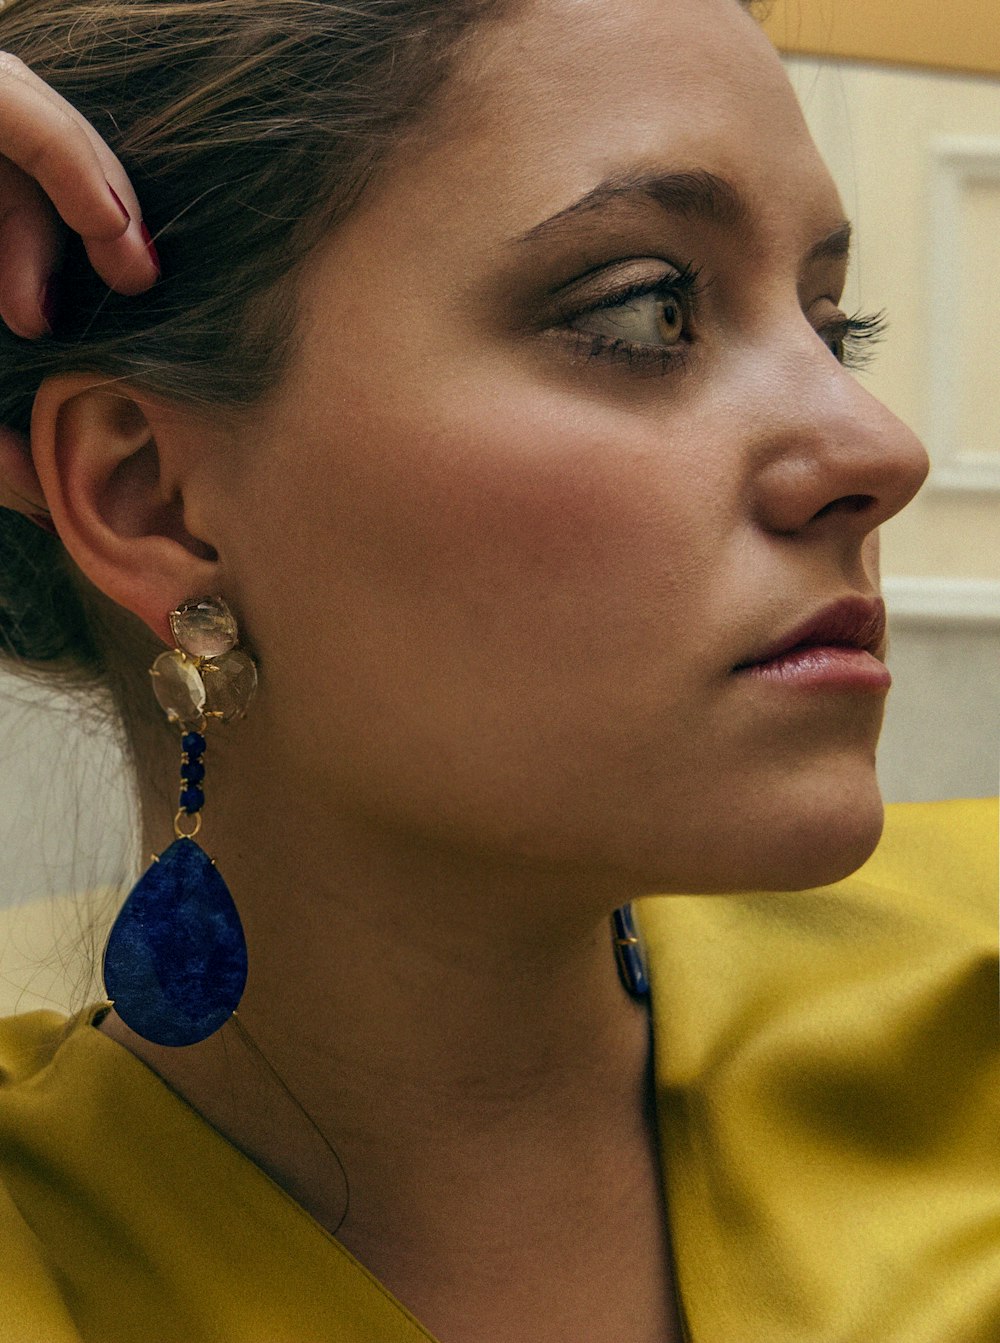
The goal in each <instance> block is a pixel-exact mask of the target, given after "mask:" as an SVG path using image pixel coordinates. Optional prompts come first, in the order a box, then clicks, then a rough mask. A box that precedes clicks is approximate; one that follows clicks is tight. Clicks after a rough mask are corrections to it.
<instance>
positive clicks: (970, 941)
mask: <svg viewBox="0 0 1000 1343" xmlns="http://www.w3.org/2000/svg"><path fill="white" fill-rule="evenodd" d="M998 854H1000V806H998V799H997V798H975V799H961V800H958V801H950V802H928V803H897V804H895V805H890V806H888V807H887V808H886V819H885V828H884V830H883V833H882V838H881V841H880V843H879V845H878V848H877V849H876V850H875V852H874V853H873V854H872V856H871V857H870V858H869V859H868V861H867V862H866V863H865V864H864V865H863V866H862V867H861V868H859V869H858V870H857V871H856V872H854V873H853V874H852V875H851V876H849V877H847V878H845V879H844V880H843V881H840V882H836V883H834V884H833V885H830V886H823V887H818V888H816V889H814V890H810V891H792V892H774V891H760V892H740V893H738V894H728V895H700V896H687V895H679V896H675V895H670V896H653V897H651V898H649V899H647V900H644V901H642V902H641V904H640V906H639V917H640V921H641V927H642V933H643V938H644V941H645V942H646V944H647V949H648V951H649V954H650V957H651V959H652V960H653V961H654V962H655V961H657V960H660V959H662V958H663V957H667V958H668V959H669V958H670V955H671V951H670V948H671V945H672V944H673V942H674V940H675V939H676V938H677V936H678V935H681V936H685V935H686V934H688V933H690V934H692V935H693V934H695V933H696V932H697V933H698V934H699V935H701V936H704V937H705V938H707V939H708V941H709V943H713V944H716V945H718V948H719V950H720V952H721V951H723V950H724V949H725V943H726V939H727V937H728V936H729V935H730V934H733V935H735V934H737V933H738V934H739V936H740V937H741V938H743V939H750V941H749V942H747V941H744V943H743V948H744V951H745V952H749V950H750V948H751V947H752V946H753V945H754V944H756V943H757V942H758V941H759V942H761V943H763V944H766V945H767V946H769V947H770V948H772V949H777V948H778V947H780V946H785V947H786V949H787V950H788V951H789V953H791V952H792V946H793V944H795V943H798V944H799V945H800V946H802V947H803V948H804V949H805V948H808V954H810V955H811V954H815V953H816V952H817V951H818V949H819V947H820V946H821V945H824V944H826V945H829V946H830V947H831V949H836V950H837V952H838V953H839V954H841V955H843V954H846V953H847V951H848V950H849V947H848V944H850V943H851V942H855V943H858V944H859V950H862V951H865V952H868V951H870V950H871V948H872V942H871V939H873V938H874V939H875V941H876V942H878V941H880V940H885V942H886V943H887V944H889V943H891V944H892V945H895V946H896V947H897V948H901V947H902V946H903V945H904V944H905V945H910V946H911V947H912V945H913V942H914V940H916V941H924V942H927V943H928V945H930V944H931V943H933V944H934V945H936V946H940V945H941V943H942V942H943V941H951V942H963V943H965V944H966V945H967V946H968V947H969V949H970V950H971V949H972V948H973V947H976V946H978V947H979V948H981V949H982V950H983V951H984V952H985V953H986V954H987V955H990V956H992V957H994V958H995V955H996V949H997V948H996V944H997V903H996V902H997V883H998ZM861 944H864V945H861ZM756 969H757V972H758V973H760V972H764V971H766V967H764V966H758V967H757V968H756Z"/></svg>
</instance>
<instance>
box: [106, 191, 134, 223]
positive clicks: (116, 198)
mask: <svg viewBox="0 0 1000 1343" xmlns="http://www.w3.org/2000/svg"><path fill="white" fill-rule="evenodd" d="M108 190H109V191H110V192H111V195H112V198H113V199H114V202H115V204H116V205H117V206H118V208H119V210H121V212H122V218H123V219H124V220H125V221H126V223H129V224H130V223H131V222H132V216H131V215H130V214H129V212H128V207H127V206H126V204H125V202H124V201H123V200H122V198H121V196H119V194H118V192H117V191H116V190H115V189H114V187H113V186H112V185H111V183H110V182H109V183H108Z"/></svg>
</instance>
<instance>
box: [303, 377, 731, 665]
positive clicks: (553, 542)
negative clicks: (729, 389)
mask: <svg viewBox="0 0 1000 1343" xmlns="http://www.w3.org/2000/svg"><path fill="white" fill-rule="evenodd" d="M477 397H478V399H477V401H476V402H472V401H471V399H470V398H469V397H463V396H458V395H457V394H456V395H455V396H454V397H453V398H452V399H451V400H450V401H449V402H448V403H447V404H445V405H439V408H438V411H437V414H435V415H431V414H429V413H428V409H427V407H426V406H423V407H420V409H419V413H415V414H413V415H406V414H403V413H399V412H397V413H395V414H394V413H389V412H387V410H386V409H385V408H383V409H382V411H381V413H379V411H378V409H377V408H376V407H373V406H365V405H363V404H362V405H360V406H359V407H358V413H357V414H355V415H353V416H351V417H349V418H347V419H346V420H345V419H341V420H340V421H339V423H338V425H337V427H336V429H334V427H333V426H329V427H325V428H321V429H320V431H319V432H318V433H313V434H312V435H307V436H304V437H302V438H299V439H298V440H297V444H296V447H295V452H296V454H297V455H298V457H299V463H300V469H299V471H298V473H297V474H298V487H297V488H296V486H295V484H294V483H292V482H286V488H288V489H289V490H290V492H293V493H298V494H300V497H302V498H306V499H307V500H308V501H309V502H308V504H307V509H306V512H305V513H304V514H303V515H302V516H300V518H299V520H298V525H297V527H295V529H294V530H292V528H291V519H288V521H287V528H288V534H289V535H295V536H298V537H301V538H303V539H305V538H306V537H308V542H309V544H308V546H307V549H308V551H309V553H311V555H312V557H313V559H312V562H311V564H310V566H309V568H310V569H312V570H314V572H316V573H317V575H318V574H323V583H322V589H323V593H324V594H328V595H327V596H323V597H320V594H318V593H317V594H316V595H317V599H318V600H320V602H321V606H325V605H326V604H327V601H328V600H329V596H333V595H335V596H336V602H337V606H338V607H339V610H338V611H337V623H338V624H339V623H340V621H341V620H342V619H343V618H347V619H349V620H350V622H351V624H352V626H353V627H354V628H355V629H356V630H358V629H361V628H363V627H365V626H369V627H370V628H372V629H373V631H374V630H381V631H386V630H389V631H391V636H392V638H393V639H394V640H395V641H396V642H397V643H398V645H400V651H401V652H402V651H403V646H404V645H406V649H407V652H408V653H409V655H413V654H414V653H415V651H416V648H417V647H418V646H420V645H424V646H425V650H424V651H425V654H427V655H432V656H433V658H434V660H435V661H439V660H441V659H444V658H447V657H448V656H449V654H452V655H454V656H456V657H457V658H459V659H460V660H461V662H462V665H463V666H466V667H468V666H470V665H471V664H472V663H474V662H476V661H481V660H483V659H484V658H488V659H489V663H490V665H492V666H496V665H497V664H498V662H501V661H502V662H504V663H514V662H516V660H517V658H518V657H519V656H520V657H521V658H522V659H527V658H528V657H529V655H530V660H531V662H532V665H533V666H535V667H538V666H539V665H540V664H542V663H543V662H544V660H545V659H544V652H545V648H544V643H545V640H551V639H557V640H558V641H559V645H560V648H561V653H560V654H559V656H560V658H561V659H562V660H563V661H564V660H565V658H566V657H567V656H573V657H579V656H580V654H581V653H582V652H583V651H585V650H589V656H590V658H593V657H594V655H595V653H596V652H598V648H595V646H594V645H595V641H596V642H597V643H598V644H600V643H602V642H603V641H604V640H606V639H609V638H612V637H614V638H615V639H617V641H618V644H619V651H620V652H621V651H622V650H627V649H628V648H629V647H632V646H635V645H637V644H642V645H645V644H647V643H648V640H649V637H650V634H651V632H652V631H654V630H655V631H656V637H655V640H654V642H655V643H657V644H659V645H661V646H669V645H670V644H676V643H677V638H676V637H674V636H677V635H678V634H679V630H680V628H681V627H683V626H684V624H685V619H686V615H687V611H686V608H687V607H689V606H690V605H691V604H692V603H694V602H696V601H697V598H698V593H699V588H700V586H701V583H702V581H703V580H704V576H705V573H706V566H707V564H708V563H709V561H710V556H711V554H712V551H713V547H717V544H718V538H717V536H716V535H715V533H714V530H713V525H712V522H711V519H713V518H717V517H718V515H719V505H718V494H719V483H718V481H716V482H715V483H714V485H713V484H711V483H710V481H709V479H708V478H707V474H706V473H702V474H701V475H699V474H698V473H697V472H694V471H692V470H691V469H690V468H689V467H688V466H687V465H686V454H685V453H684V452H683V451H677V452H674V453H672V452H671V451H670V449H669V447H668V446H667V445H665V444H664V442H663V435H662V434H656V435H654V434H652V433H651V432H650V430H649V428H648V427H647V426H640V425H637V424H628V423H623V422H622V417H621V416H620V415H619V416H617V417H615V416H613V415H612V414H611V413H609V412H608V411H604V412H603V413H601V412H597V411H595V412H593V413H591V414H590V415H589V416H588V415H587V414H581V410H580V406H579V405H578V404H576V403H568V400H567V399H566V398H561V397H559V396H548V397H546V396H543V395H540V394H538V393H537V391H536V393H535V394H534V396H528V395H521V394H519V393H518V390H517V389H508V394H507V395H506V396H505V397H503V398H502V399H501V398H492V397H490V396H488V395H487V394H486V393H485V392H484V390H483V389H482V388H480V389H478V391H477ZM511 406H516V407H518V409H517V410H516V411H513V410H512V409H511ZM286 460H287V459H286ZM712 495H714V505H713V507H712V508H709V507H708V500H709V497H710V496H712ZM553 651H554V652H555V650H553ZM578 674H579V675H581V676H582V675H585V674H586V672H585V669H584V668H583V667H582V666H581V667H579V668H578Z"/></svg>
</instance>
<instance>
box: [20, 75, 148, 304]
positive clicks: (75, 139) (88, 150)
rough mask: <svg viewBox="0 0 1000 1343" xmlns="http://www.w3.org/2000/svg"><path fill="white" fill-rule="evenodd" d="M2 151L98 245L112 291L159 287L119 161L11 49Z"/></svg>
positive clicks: (99, 263) (99, 264) (97, 256)
mask: <svg viewBox="0 0 1000 1343" xmlns="http://www.w3.org/2000/svg"><path fill="white" fill-rule="evenodd" d="M0 154H2V155H4V156H5V157H6V158H8V159H10V161H11V162H12V163H14V164H16V165H17V167H19V168H20V169H21V170H22V171H23V172H25V173H27V174H28V175H29V176H30V177H32V178H34V179H35V181H37V182H38V184H39V186H40V187H41V189H42V191H43V192H44V193H45V195H46V196H48V197H49V199H50V200H51V201H52V204H53V205H54V207H55V209H56V210H57V212H58V213H59V215H60V217H61V218H62V219H63V220H64V222H65V223H66V224H67V225H68V226H69V227H70V228H71V229H73V230H74V231H75V232H77V233H79V234H80V235H81V236H82V237H83V238H84V240H85V242H86V243H87V244H88V252H90V251H91V248H90V246H89V244H91V243H94V244H96V247H95V249H94V251H93V253H92V255H91V260H92V261H93V262H94V264H95V267H96V269H97V271H98V273H99V274H100V275H101V278H102V279H104V280H105V281H106V282H107V283H108V284H109V285H111V287H112V288H115V289H117V288H119V287H120V285H122V284H123V285H124V286H125V288H124V289H123V290H122V292H125V293H137V292H140V291H141V289H143V288H148V286H149V285H150V284H152V283H153V281H154V280H155V279H156V278H157V274H158V269H157V266H156V264H155V262H154V260H153V259H152V257H151V256H150V252H149V250H148V247H147V244H146V241H145V239H144V238H143V236H142V228H141V220H142V215H141V211H140V209H139V202H138V200H137V198H136V195H135V192H134V191H133V190H132V186H131V183H130V182H129V180H128V176H127V175H126V173H125V171H124V169H123V168H122V166H121V164H120V163H119V162H118V159H117V158H116V157H115V155H114V154H113V153H112V152H111V150H110V149H109V148H108V146H107V145H106V144H105V143H104V141H103V140H102V139H101V137H100V136H99V135H98V134H97V132H96V131H95V130H94V128H93V127H92V126H90V124H89V123H88V122H87V121H86V119H85V118H83V117H82V116H80V114H79V113H78V112H76V110H75V109H74V108H73V107H72V106H71V105H70V104H69V103H67V102H66V101H65V99H63V98H61V97H60V96H59V95H58V94H56V93H55V92H54V91H53V90H52V89H49V88H48V86H47V85H46V84H45V83H44V81H42V80H40V79H39V78H38V76H37V75H35V74H34V72H33V71H31V70H29V69H28V68H27V66H25V65H24V64H23V62H21V61H19V60H18V59H17V57H15V56H11V55H9V54H8V53H6V52H0ZM109 179H110V180H109ZM113 193H117V196H118V198H119V199H118V200H116V199H115V195H114V194H113ZM123 209H124V211H125V212H127V213H128V214H129V216H130V218H129V219H128V220H126V219H125V217H124V213H123ZM115 243H122V244H123V246H120V247H116V246H114V244H115ZM140 276H144V279H143V280H140V279H139V277H140Z"/></svg>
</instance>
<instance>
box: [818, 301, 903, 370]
mask: <svg viewBox="0 0 1000 1343" xmlns="http://www.w3.org/2000/svg"><path fill="white" fill-rule="evenodd" d="M888 326H889V323H888V321H887V319H886V315H885V312H884V311H882V312H874V313H861V312H856V313H855V314H854V315H853V316H852V317H844V316H840V317H836V318H834V319H833V320H832V321H830V322H825V323H824V324H823V325H822V326H821V327H820V328H819V329H818V331H817V335H819V336H821V337H822V338H823V339H824V340H825V341H826V343H827V345H828V347H829V349H830V351H831V353H832V354H833V355H834V356H835V357H836V358H837V359H838V360H839V361H840V363H842V364H843V365H844V367H845V368H850V369H859V368H867V367H868V365H869V364H870V363H871V362H872V360H873V359H874V358H875V353H876V351H875V346H876V345H877V344H878V342H879V341H880V340H882V339H883V337H884V336H885V333H886V331H887V330H888Z"/></svg>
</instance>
